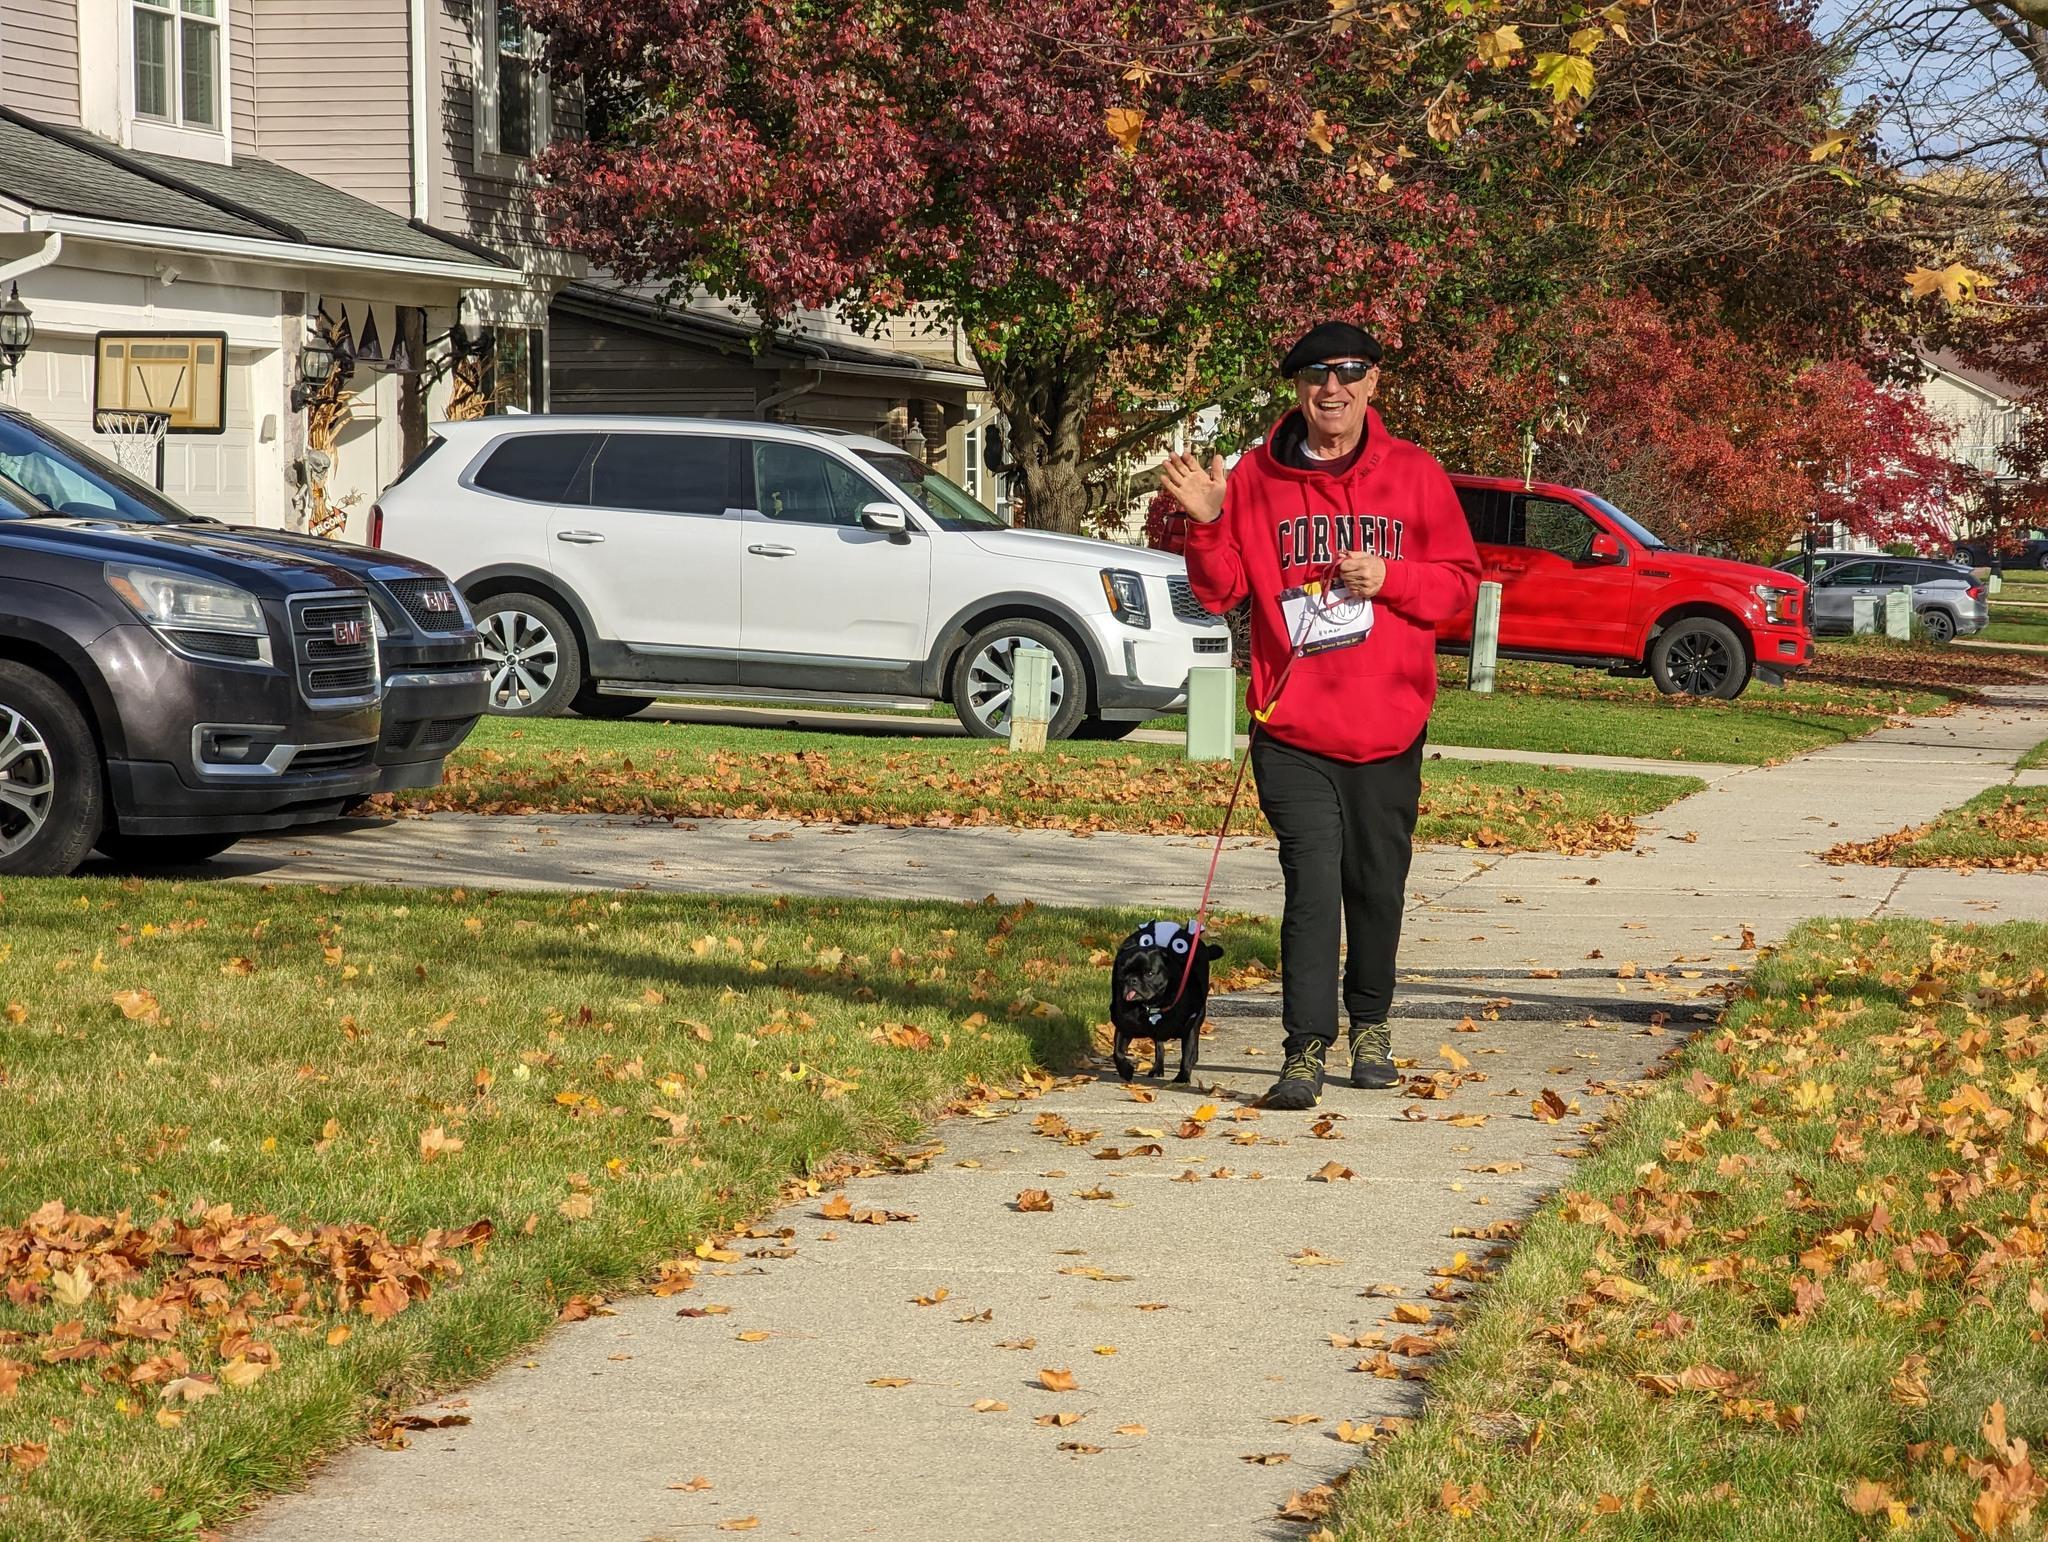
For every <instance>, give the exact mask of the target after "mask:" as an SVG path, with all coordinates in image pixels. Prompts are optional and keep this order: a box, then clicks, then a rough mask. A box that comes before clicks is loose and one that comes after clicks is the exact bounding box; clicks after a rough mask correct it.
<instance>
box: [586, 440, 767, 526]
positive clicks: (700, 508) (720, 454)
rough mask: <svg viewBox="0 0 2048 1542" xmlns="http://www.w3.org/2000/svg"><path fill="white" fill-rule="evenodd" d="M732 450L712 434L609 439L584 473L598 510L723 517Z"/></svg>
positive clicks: (727, 504) (728, 500)
mask: <svg viewBox="0 0 2048 1542" xmlns="http://www.w3.org/2000/svg"><path fill="white" fill-rule="evenodd" d="M732 444H733V442H732V441H731V440H730V439H724V438H720V437H718V436H716V435H712V434H612V435H610V436H608V437H607V438H606V439H605V442H604V446H603V448H602V449H600V450H599V451H598V452H597V460H596V461H595V462H594V463H593V464H592V465H591V468H590V501H591V503H592V504H594V505H596V506H597V507H598V508H603V509H652V510H654V511H656V512H658V513H663V514H723V513H724V512H725V511H726V510H727V509H729V508H731V507H732V506H733V504H734V502H735V499H734V498H733V496H732Z"/></svg>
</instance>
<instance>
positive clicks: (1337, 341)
mask: <svg viewBox="0 0 2048 1542" xmlns="http://www.w3.org/2000/svg"><path fill="white" fill-rule="evenodd" d="M1381 352H1382V350H1381V348H1380V343H1379V339H1378V338H1376V337H1374V336H1373V335H1372V334H1371V333H1370V332H1366V331H1363V330H1361V329H1360V328H1358V327H1354V326H1353V325H1352V324H1351V323H1350V322H1348V321H1325V322H1322V323H1320V324H1318V325H1316V326H1313V327H1310V328H1309V329H1308V330H1307V331H1306V332H1304V333H1302V334H1301V341H1299V342H1297V343H1296V344H1295V345H1294V346H1293V347H1292V348H1290V349H1288V350H1287V357H1286V358H1284V359H1282V360H1281V361H1280V373H1281V374H1283V375H1285V376H1286V377H1287V378H1288V379H1290V380H1292V379H1293V378H1294V377H1295V376H1296V375H1297V374H1299V373H1300V372H1301V371H1302V370H1303V369H1304V368H1306V367H1307V366H1308V365H1311V364H1321V363H1322V362H1323V361H1324V360H1326V359H1364V360H1365V361H1366V362H1367V363H1369V364H1377V363H1379V361H1380V354H1381Z"/></svg>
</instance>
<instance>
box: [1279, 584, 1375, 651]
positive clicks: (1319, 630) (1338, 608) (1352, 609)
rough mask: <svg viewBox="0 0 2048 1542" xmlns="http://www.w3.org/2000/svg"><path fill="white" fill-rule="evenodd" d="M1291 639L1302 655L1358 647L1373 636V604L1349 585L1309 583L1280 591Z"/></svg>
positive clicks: (1281, 604) (1281, 611) (1289, 638)
mask: <svg viewBox="0 0 2048 1542" xmlns="http://www.w3.org/2000/svg"><path fill="white" fill-rule="evenodd" d="M1280 615H1281V617H1282V619H1283V620H1284V621H1285V622H1286V625H1287V639H1288V641H1289V642H1290V643H1292V644H1293V645H1294V651H1295V652H1297V653H1301V654H1310V653H1329V652H1332V651H1334V650H1335V649H1338V648H1351V647H1356V646H1357V645H1358V644H1359V643H1362V642H1364V641H1365V640H1366V638H1368V637H1370V636H1371V635H1372V601H1371V600H1362V599H1360V598H1359V597H1358V596H1357V595H1355V594H1353V593H1352V592H1351V591H1350V589H1349V588H1347V587H1346V586H1345V585H1343V584H1341V583H1338V584H1323V583H1309V584H1303V585H1302V586H1301V587H1300V588H1299V589H1283V590H1281V591H1280Z"/></svg>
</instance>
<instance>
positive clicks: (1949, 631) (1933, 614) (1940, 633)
mask: <svg viewBox="0 0 2048 1542" xmlns="http://www.w3.org/2000/svg"><path fill="white" fill-rule="evenodd" d="M1920 628H1921V630H1922V631H1924V632H1925V633H1926V634H1927V640H1928V641H1929V642H1936V643H1945V642H1947V641H1949V640H1950V639H1951V638H1953V637H1954V636H1955V635H1956V623H1955V618H1954V617H1952V616H1951V615H1949V613H1948V612H1947V611H1945V610H1923V611H1922V612H1920Z"/></svg>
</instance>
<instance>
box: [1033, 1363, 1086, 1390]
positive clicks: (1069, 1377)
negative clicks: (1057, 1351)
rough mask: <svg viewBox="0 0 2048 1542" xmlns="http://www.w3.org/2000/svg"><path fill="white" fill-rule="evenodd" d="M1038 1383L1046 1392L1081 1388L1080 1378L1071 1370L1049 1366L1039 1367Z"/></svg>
mask: <svg viewBox="0 0 2048 1542" xmlns="http://www.w3.org/2000/svg"><path fill="white" fill-rule="evenodd" d="M1038 1384H1039V1385H1040V1386H1041V1387H1043V1388H1045V1390H1046V1391H1048V1392H1078V1391H1079V1390H1080V1389H1081V1382H1080V1379H1079V1378H1078V1377H1076V1376H1075V1375H1074V1373H1073V1372H1072V1371H1065V1370H1061V1371H1056V1370H1052V1369H1050V1368H1041V1369H1040V1371H1039V1373H1038Z"/></svg>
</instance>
